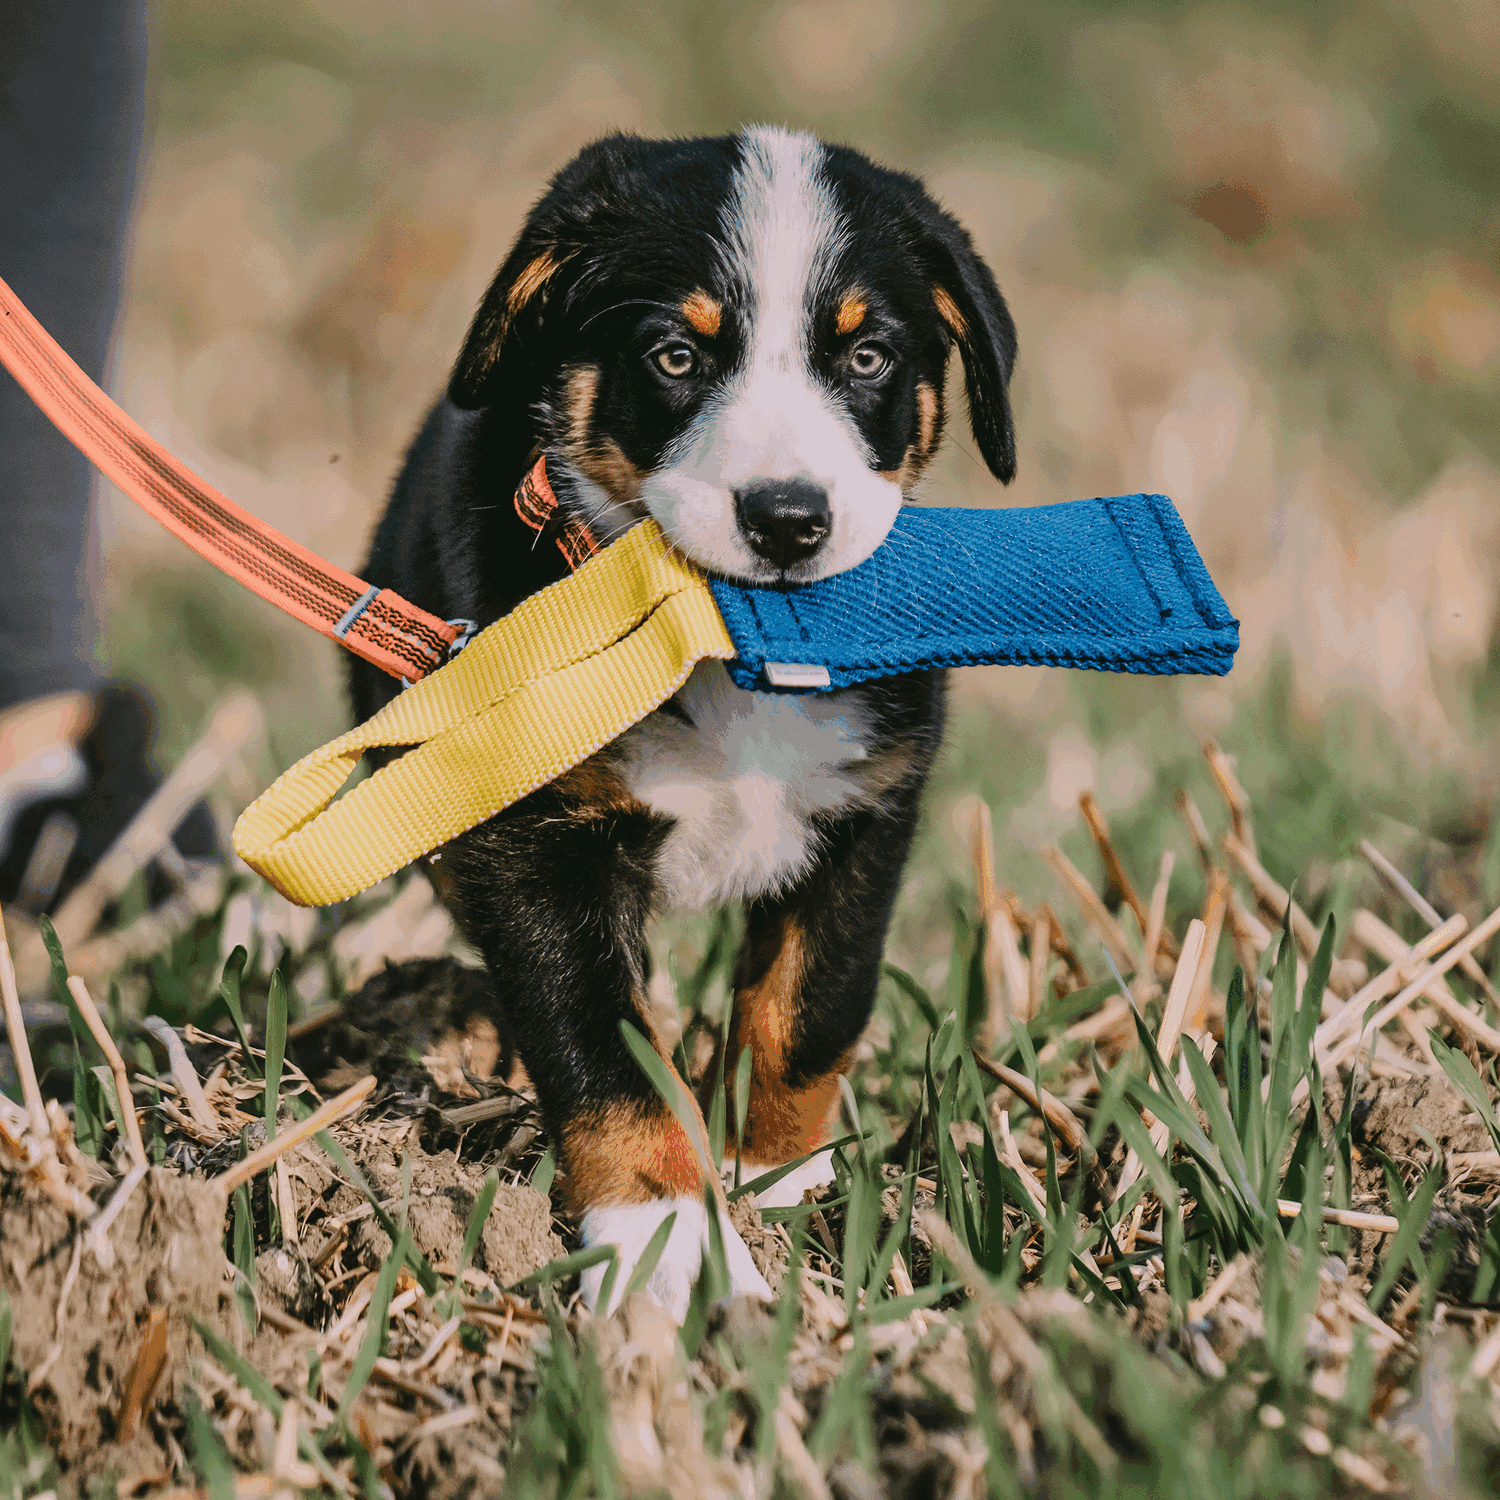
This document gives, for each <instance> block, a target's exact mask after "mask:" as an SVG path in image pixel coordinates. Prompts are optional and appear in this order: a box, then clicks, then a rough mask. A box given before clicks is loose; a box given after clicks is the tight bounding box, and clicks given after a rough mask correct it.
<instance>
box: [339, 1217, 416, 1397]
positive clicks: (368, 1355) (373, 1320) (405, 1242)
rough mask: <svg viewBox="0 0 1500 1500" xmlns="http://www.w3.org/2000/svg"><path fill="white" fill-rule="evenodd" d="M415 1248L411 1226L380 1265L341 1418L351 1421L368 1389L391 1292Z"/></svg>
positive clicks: (380, 1347) (382, 1338) (381, 1342)
mask: <svg viewBox="0 0 1500 1500" xmlns="http://www.w3.org/2000/svg"><path fill="white" fill-rule="evenodd" d="M410 1248H411V1228H410V1226H409V1225H408V1226H407V1227H406V1228H404V1229H402V1231H401V1238H400V1239H399V1240H398V1241H397V1242H396V1247H395V1250H394V1252H393V1253H392V1254H391V1255H390V1256H389V1257H388V1258H387V1259H386V1260H385V1262H384V1263H383V1264H382V1265H381V1267H380V1274H379V1275H378V1276H377V1277H376V1278H375V1290H374V1291H373V1292H371V1294H370V1306H369V1308H368V1310H367V1311H366V1313H365V1336H364V1337H363V1338H362V1339H361V1340H360V1341H359V1349H358V1351H357V1352H356V1354H355V1356H354V1363H353V1364H352V1365H351V1366H350V1368H349V1382H348V1384H347V1385H346V1386H345V1387H344V1394H343V1396H342V1398H341V1399H340V1400H339V1411H338V1415H339V1420H340V1421H341V1422H345V1423H347V1422H348V1420H349V1413H350V1411H351V1410H353V1407H354V1403H355V1401H356V1400H358V1398H359V1393H360V1392H361V1391H362V1390H364V1388H365V1384H366V1382H367V1381H368V1380H369V1378H370V1376H371V1374H372V1373H373V1372H374V1369H375V1361H376V1360H377V1359H379V1358H380V1355H381V1352H382V1351H383V1350H384V1348H385V1335H386V1327H385V1324H386V1317H387V1315H388V1313H389V1312H390V1306H391V1295H392V1293H393V1292H394V1291H395V1290H396V1277H397V1275H399V1274H400V1271H401V1265H402V1262H404V1261H405V1259H406V1252H407V1251H408V1250H409V1249H410Z"/></svg>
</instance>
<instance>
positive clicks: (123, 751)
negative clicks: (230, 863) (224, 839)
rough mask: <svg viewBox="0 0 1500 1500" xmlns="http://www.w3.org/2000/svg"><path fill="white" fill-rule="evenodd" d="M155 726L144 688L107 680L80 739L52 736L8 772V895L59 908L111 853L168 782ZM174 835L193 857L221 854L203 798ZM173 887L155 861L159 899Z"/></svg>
mask: <svg viewBox="0 0 1500 1500" xmlns="http://www.w3.org/2000/svg"><path fill="white" fill-rule="evenodd" d="M155 727H156V724H155V714H154V713H153V711H152V708H151V705H150V703H149V702H148V700H147V699H146V697H145V696H144V695H143V694H142V693H141V691H140V690H139V689H138V688H135V687H133V686H131V685H130V684H128V683H121V682H111V683H106V684H105V685H104V686H103V687H101V688H100V689H99V691H98V693H97V695H96V700H95V711H94V719H93V722H92V724H90V726H89V729H88V732H87V734H85V735H84V737H83V739H82V740H81V741H80V742H79V743H78V745H77V746H76V748H75V747H73V746H49V747H48V748H47V749H46V750H44V751H41V752H39V753H38V754H37V755H35V756H32V757H31V758H30V759H29V760H27V761H25V762H23V763H22V765H20V766H16V767H14V768H12V770H11V771H10V772H8V773H6V774H5V775H4V776H3V777H0V849H3V851H4V852H3V854H0V905H3V906H15V907H17V908H19V909H20V910H22V911H25V912H27V913H29V914H30V915H32V916H39V915H40V914H41V913H43V912H49V913H50V912H53V911H55V910H56V909H57V907H58V906H59V905H60V904H61V903H62V901H63V900H64V899H65V898H66V897H67V895H68V893H69V892H70V891H71V890H72V889H73V887H74V886H76V885H77V884H78V883H79V882H80V881H81V880H82V879H83V878H84V876H86V875H87V874H88V872H89V871H90V870H92V869H93V867H94V866H95V865H96V864H97V863H98V862H99V860H100V859H101V858H103V856H104V854H105V853H106V851H107V850H108V849H109V847H110V845H112V844H113V843H114V841H115V840H116V839H117V838H118V837H119V836H120V834H122V833H123V832H124V831H125V828H126V826H127V825H128V824H129V822H130V820H131V819H132V818H133V817H134V816H135V815H136V813H138V812H139V811H140V810H141V808H142V807H143V806H144V805H145V803H146V799H147V798H148V797H150V795H151V794H152V792H154V791H155V790H156V789H157V787H158V786H160V785H161V777H160V775H159V774H158V773H157V772H156V770H155V769H154V768H153V766H152V764H151V760H150V751H151V742H152V739H153V737H154V731H155ZM172 842H173V844H174V845H175V846H176V848H177V851H178V853H179V854H181V855H182V856H183V857H184V858H186V859H211V858H215V857H217V856H218V854H219V852H220V851H219V848H218V837H217V834H216V832H215V828H214V822H213V818H212V817H211V816H210V814H209V811H208V808H207V807H206V806H204V805H203V804H202V803H199V804H198V806H196V807H195V808H193V809H192V811H191V812H189V813H188V815H187V816H186V817H185V818H184V819H183V820H182V822H181V823H180V824H179V825H178V827H177V828H176V830H175V831H174V832H173V834H172ZM170 889H171V885H170V882H169V881H167V880H166V878H165V877H164V876H163V875H162V874H161V872H160V871H157V870H155V869H154V868H153V869H152V870H150V871H148V875H147V898H148V900H149V901H150V902H151V904H152V905H155V904H156V903H157V902H159V901H161V900H164V899H165V898H166V896H167V894H168V893H169V891H170Z"/></svg>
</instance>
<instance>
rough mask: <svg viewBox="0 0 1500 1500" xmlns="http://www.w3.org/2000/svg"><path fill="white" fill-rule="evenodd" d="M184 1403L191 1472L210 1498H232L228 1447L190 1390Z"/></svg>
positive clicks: (232, 1485)
mask: <svg viewBox="0 0 1500 1500" xmlns="http://www.w3.org/2000/svg"><path fill="white" fill-rule="evenodd" d="M185 1406H186V1413H187V1440H188V1442H187V1445H188V1451H189V1452H190V1453H191V1454H192V1460H193V1472H194V1473H195V1474H197V1476H198V1478H199V1479H201V1480H202V1481H203V1488H204V1489H205V1490H207V1491H208V1495H209V1500H235V1494H236V1486H235V1469H234V1464H233V1463H232V1462H231V1460H230V1457H229V1453H228V1450H227V1449H226V1448H225V1447H224V1444H223V1443H222V1442H221V1441H220V1439H219V1434H218V1433H217V1432H215V1431H214V1424H213V1422H212V1421H211V1420H210V1419H209V1415H208V1413H207V1412H206V1411H204V1410H203V1408H202V1407H201V1406H200V1405H199V1404H198V1398H197V1396H196V1394H195V1393H193V1392H192V1391H189V1392H188V1394H187V1399H186V1402H185Z"/></svg>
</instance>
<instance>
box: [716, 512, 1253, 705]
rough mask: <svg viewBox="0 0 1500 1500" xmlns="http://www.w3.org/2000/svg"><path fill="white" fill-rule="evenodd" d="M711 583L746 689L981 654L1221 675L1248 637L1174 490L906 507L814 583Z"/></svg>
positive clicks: (876, 673) (844, 682)
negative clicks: (840, 569) (990, 505)
mask: <svg viewBox="0 0 1500 1500" xmlns="http://www.w3.org/2000/svg"><path fill="white" fill-rule="evenodd" d="M709 587H710V588H711V589H712V590H713V595H714V600H715V602H716V603H717V604H718V606H719V612H720V613H721V614H722V615H723V616H724V623H725V624H726V625H727V626H728V627H729V634H730V637H731V638H732V639H733V641H734V644H735V649H736V650H737V651H738V653H739V655H738V657H737V658H736V659H735V660H734V661H732V662H730V663H729V664H728V665H729V673H730V675H731V676H732V677H733V679H734V681H735V682H736V683H737V684H738V685H739V686H740V687H742V688H761V689H765V688H767V687H771V688H788V689H804V690H805V689H808V688H829V687H846V686H848V685H850V684H852V683H856V682H863V681H865V680H866V679H868V678H872V677H890V676H894V675H896V674H897V673H901V672H919V671H925V670H929V669H931V668H934V667H962V666H973V665H978V664H980V663H993V664H1000V663H1004V664H1020V663H1029V664H1034V665H1045V666H1054V667H1092V668H1094V669H1096V670H1099V671H1105V672H1148V673H1157V674H1166V673H1179V672H1193V673H1205V674H1209V675H1213V676H1221V675H1222V674H1223V673H1225V672H1227V671H1228V670H1229V668H1230V666H1231V665H1232V664H1233V661H1234V653H1235V651H1236V650H1237V649H1238V646H1239V626H1238V624H1237V622H1236V621H1235V620H1234V618H1233V617H1232V616H1231V615H1230V613H1229V610H1228V608H1227V607H1226V606H1225V604H1224V600H1223V599H1222V598H1221V597H1220V594H1219V591H1218V589H1216V588H1215V587H1214V583H1213V580H1212V579H1211V578H1210V577H1209V576H1208V570H1207V569H1206V568H1205V567H1204V566H1203V560H1202V559H1201V558H1200V557H1199V556H1198V551H1197V548H1195V547H1194V546H1193V541H1192V538H1191V537H1190V536H1189V535H1188V533H1187V529H1186V528H1185V527H1184V526H1183V524H1182V521H1181V520H1180V519H1179V517H1178V515H1177V512H1176V510H1175V509H1174V508H1173V506H1172V502H1171V501H1170V500H1168V499H1166V498H1165V497H1164V496H1162V495H1121V496H1115V497H1113V498H1110V499H1098V500H1075V501H1072V502H1069V503H1067V504H1062V505H1044V506H1036V507H1033V508H1028V509H1020V510H952V509H925V508H917V507H908V508H907V509H905V510H903V511H902V512H901V514H900V515H899V516H898V517H897V519H896V524H895V526H894V527H893V528H892V530H891V534H890V535H889V536H888V537H887V538H886V540H885V541H884V542H883V543H882V544H881V546H880V547H879V548H878V549H877V550H876V552H875V553H874V555H873V556H871V557H869V558H867V559H866V560H865V561H864V562H863V563H861V564H860V565H859V566H858V567H857V568H851V569H850V570H849V571H848V572H847V573H840V574H837V575H836V576H834V577H832V578H825V579H821V580H820V581H819V582H817V583H813V584H808V585H806V586H804V587H802V588H791V589H772V588H741V587H738V586H737V585H735V584H731V583H725V582H724V581H722V580H720V579H711V580H710V582H709ZM793 664H795V665H793ZM820 667H821V668H822V669H823V670H824V673H825V674H826V675H824V676H822V677H819V675H818V668H820Z"/></svg>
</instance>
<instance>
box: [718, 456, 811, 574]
mask: <svg viewBox="0 0 1500 1500" xmlns="http://www.w3.org/2000/svg"><path fill="white" fill-rule="evenodd" d="M734 513H735V517H736V519H738V521H739V523H740V530H741V531H743V532H744V533H745V540H746V541H747V542H749V543H750V548H751V550H752V551H753V552H754V553H755V554H756V555H757V556H759V557H763V558H765V560H766V561H767V562H768V563H770V564H771V565H772V566H773V567H775V568H777V569H779V570H780V571H781V572H783V573H784V572H785V571H786V570H787V569H788V568H790V567H792V566H794V565H795V564H797V563H799V562H806V561H807V559H808V558H809V557H811V556H812V555H813V553H814V552H816V551H817V550H818V548H819V547H821V546H822V545H823V543H824V541H825V540H826V539H827V537H828V532H829V529H830V527H831V525H832V518H831V516H830V513H829V510H828V491H827V490H825V489H823V488H822V487H821V486H820V485H816V484H813V483H811V482H810V481H808V480H806V479H761V480H757V481H756V482H755V483H753V484H747V485H746V486H745V487H744V488H743V489H738V490H736V491H735V492H734Z"/></svg>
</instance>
